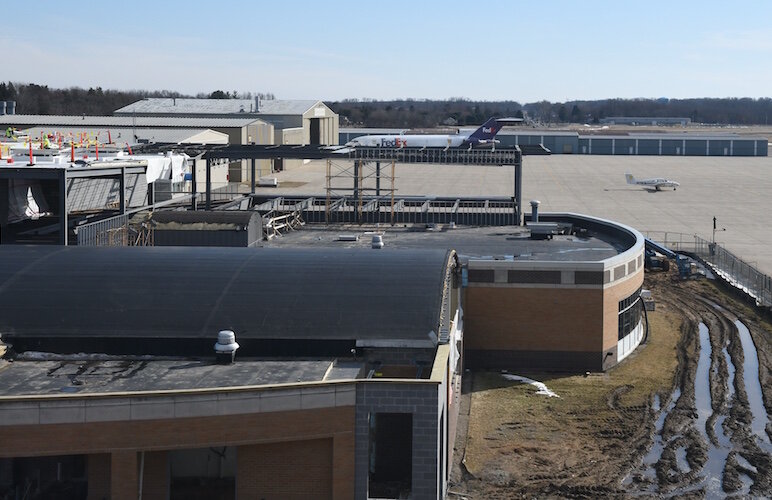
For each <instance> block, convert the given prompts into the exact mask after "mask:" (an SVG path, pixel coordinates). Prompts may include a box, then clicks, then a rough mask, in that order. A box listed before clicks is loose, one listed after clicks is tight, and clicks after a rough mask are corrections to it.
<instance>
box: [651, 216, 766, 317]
mask: <svg viewBox="0 0 772 500" xmlns="http://www.w3.org/2000/svg"><path fill="white" fill-rule="evenodd" d="M646 237H647V238H649V239H652V240H654V241H656V242H657V243H661V244H663V245H665V246H666V247H668V248H669V249H671V250H673V251H675V252H690V253H693V254H694V255H696V256H697V257H699V258H701V259H702V260H704V261H705V262H707V263H708V264H709V265H710V267H711V268H712V271H713V272H714V273H716V274H718V275H720V276H721V277H722V278H724V279H725V280H727V281H728V282H729V283H730V284H732V285H733V286H735V287H737V288H739V289H741V290H743V291H744V292H745V293H747V294H748V295H750V296H751V297H753V298H754V299H755V300H756V303H757V304H758V305H761V306H764V307H772V278H770V277H769V276H768V275H766V274H764V273H763V272H761V271H759V270H758V269H757V268H756V267H755V266H753V265H752V264H749V263H748V262H746V261H745V260H743V259H741V258H740V257H738V256H737V255H735V254H733V253H732V252H730V251H729V250H727V249H726V248H724V247H723V246H721V245H719V244H718V243H715V242H712V241H709V240H706V239H705V238H702V237H700V236H698V235H696V234H684V233H674V232H663V231H649V232H647V233H646Z"/></svg>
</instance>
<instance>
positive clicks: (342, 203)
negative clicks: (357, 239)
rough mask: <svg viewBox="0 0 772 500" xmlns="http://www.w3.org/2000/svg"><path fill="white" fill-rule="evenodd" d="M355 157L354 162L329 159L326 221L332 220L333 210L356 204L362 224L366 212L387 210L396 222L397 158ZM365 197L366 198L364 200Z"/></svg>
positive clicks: (358, 220) (357, 214)
mask: <svg viewBox="0 0 772 500" xmlns="http://www.w3.org/2000/svg"><path fill="white" fill-rule="evenodd" d="M381 163H382V162H381V161H380V160H378V161H365V160H354V161H353V163H349V162H347V161H346V162H341V161H334V160H333V159H332V158H328V159H327V203H326V204H325V222H326V223H328V224H329V223H331V222H332V221H333V217H332V211H334V210H341V209H342V210H345V209H346V207H347V206H351V204H353V206H354V208H355V213H356V221H355V222H357V223H359V224H361V223H363V222H364V221H363V216H362V214H363V213H364V212H372V211H377V212H381V211H382V210H384V209H385V210H386V211H388V213H389V221H390V223H391V224H392V225H393V224H394V192H395V189H394V181H395V178H396V177H395V175H394V171H395V166H396V160H395V159H391V160H387V161H385V162H384V163H386V165H384V167H385V170H386V172H384V168H382V166H381ZM365 200H367V201H366V202H365Z"/></svg>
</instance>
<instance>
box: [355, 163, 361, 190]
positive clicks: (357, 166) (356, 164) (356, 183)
mask: <svg viewBox="0 0 772 500" xmlns="http://www.w3.org/2000/svg"><path fill="white" fill-rule="evenodd" d="M360 168H361V164H360V161H359V160H354V200H357V199H358V198H359V170H360Z"/></svg>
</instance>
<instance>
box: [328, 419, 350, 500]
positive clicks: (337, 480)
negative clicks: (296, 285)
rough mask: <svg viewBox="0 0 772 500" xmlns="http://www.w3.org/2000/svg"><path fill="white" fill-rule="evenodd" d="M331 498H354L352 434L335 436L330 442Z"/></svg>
mask: <svg viewBox="0 0 772 500" xmlns="http://www.w3.org/2000/svg"><path fill="white" fill-rule="evenodd" d="M332 498H351V499H353V498H354V433H353V432H346V433H342V434H335V436H334V437H333V441H332Z"/></svg>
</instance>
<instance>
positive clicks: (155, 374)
mask: <svg viewBox="0 0 772 500" xmlns="http://www.w3.org/2000/svg"><path fill="white" fill-rule="evenodd" d="M331 365H332V368H331ZM362 366H363V363H362V362H359V363H357V362H354V361H351V360H346V361H343V362H337V361H334V360H332V359H317V360H297V359H293V360H291V361H286V360H259V361H258V360H250V359H246V360H244V359H240V358H239V356H238V355H237V357H236V362H235V363H233V364H230V365H218V364H215V362H214V359H213V356H212V359H210V360H188V359H178V360H157V359H149V360H142V359H114V360H94V359H90V360H89V359H80V360H76V359H65V360H58V361H56V360H44V359H42V360H30V361H14V362H13V363H8V362H4V361H2V360H0V397H2V396H20V395H28V394H62V393H84V394H85V393H88V394H93V393H106V392H134V391H148V390H153V391H171V390H189V389H208V388H222V387H236V386H252V385H275V384H293V383H299V382H300V383H302V382H321V381H325V380H326V381H329V380H340V379H354V378H358V376H360V374H361V370H362Z"/></svg>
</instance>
